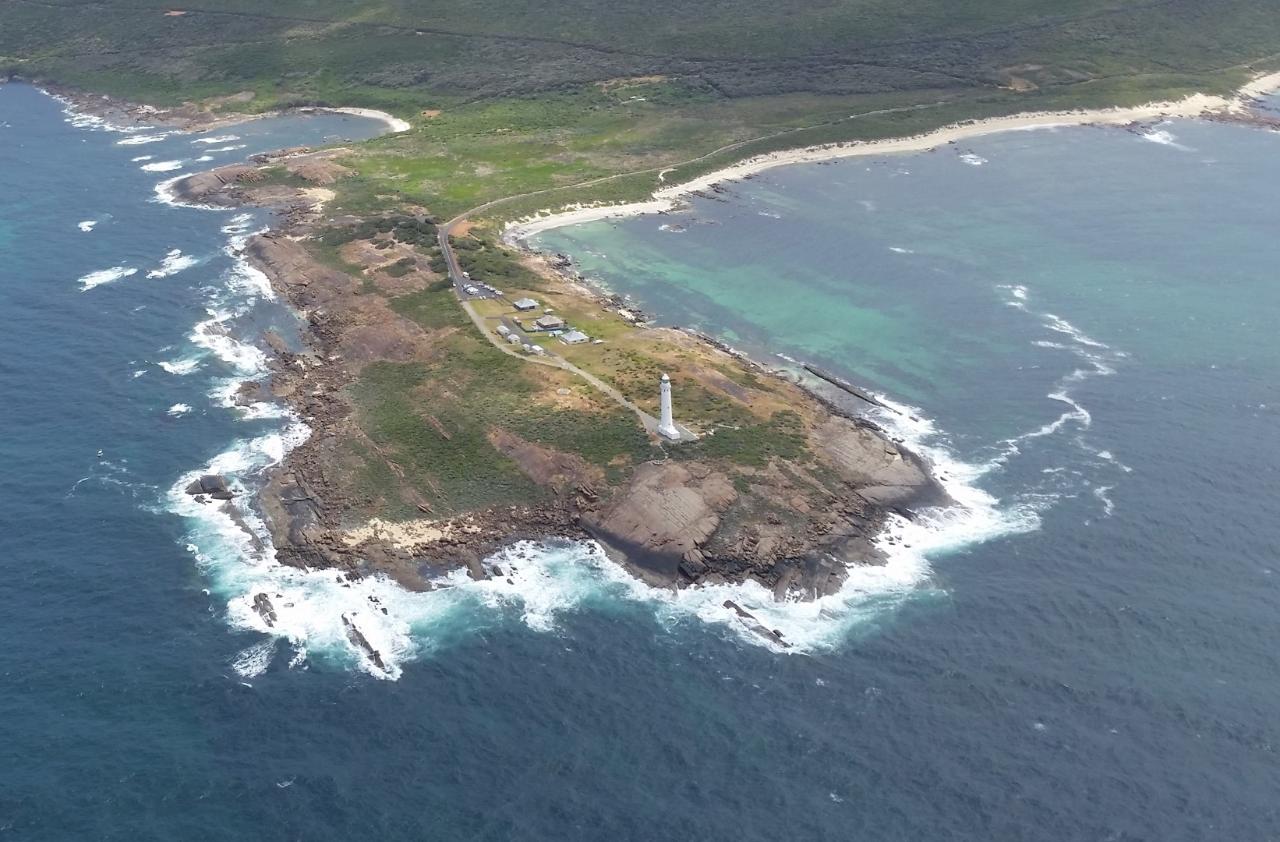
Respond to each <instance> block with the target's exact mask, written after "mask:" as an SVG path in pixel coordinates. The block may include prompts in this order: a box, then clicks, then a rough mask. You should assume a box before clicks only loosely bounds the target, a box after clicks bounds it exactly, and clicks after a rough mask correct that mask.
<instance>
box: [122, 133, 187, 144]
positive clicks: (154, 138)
mask: <svg viewBox="0 0 1280 842" xmlns="http://www.w3.org/2000/svg"><path fill="white" fill-rule="evenodd" d="M172 134H174V133H173V132H159V133H158V134H139V135H134V136H133V137H126V138H124V139H123V140H117V141H116V146H142V145H143V144H146V143H159V142H160V141H162V140H164V139H165V138H167V137H169V136H170V135H172Z"/></svg>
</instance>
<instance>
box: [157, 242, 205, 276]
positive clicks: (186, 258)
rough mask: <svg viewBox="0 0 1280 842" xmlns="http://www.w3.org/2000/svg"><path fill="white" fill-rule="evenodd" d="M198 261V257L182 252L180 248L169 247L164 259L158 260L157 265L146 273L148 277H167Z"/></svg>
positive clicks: (188, 267)
mask: <svg viewBox="0 0 1280 842" xmlns="http://www.w3.org/2000/svg"><path fill="white" fill-rule="evenodd" d="M199 262H200V258H198V257H193V256H191V255H189V254H183V253H182V249H171V250H170V251H169V253H168V254H166V255H165V256H164V260H162V261H160V265H159V267H157V268H155V269H152V270H151V271H150V272H148V273H147V277H148V278H167V277H169V276H170V275H176V274H178V273H179V272H181V271H182V270H184V269H190V268H191V267H192V266H195V265H196V264H197V263H199Z"/></svg>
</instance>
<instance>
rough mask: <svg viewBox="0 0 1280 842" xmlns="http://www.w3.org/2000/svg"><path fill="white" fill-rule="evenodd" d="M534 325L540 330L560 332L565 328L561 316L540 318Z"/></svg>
mask: <svg viewBox="0 0 1280 842" xmlns="http://www.w3.org/2000/svg"><path fill="white" fill-rule="evenodd" d="M533 324H534V326H535V327H536V328H538V330H560V329H561V328H563V327H564V319H562V318H560V317H559V316H539V317H538V318H537V319H535V320H534V322H533Z"/></svg>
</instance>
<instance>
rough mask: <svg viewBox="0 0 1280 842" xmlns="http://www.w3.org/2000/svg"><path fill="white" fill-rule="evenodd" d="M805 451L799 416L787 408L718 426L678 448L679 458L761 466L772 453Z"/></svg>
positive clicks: (788, 456)
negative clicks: (737, 423)
mask: <svg viewBox="0 0 1280 842" xmlns="http://www.w3.org/2000/svg"><path fill="white" fill-rule="evenodd" d="M807 453H808V448H807V447H806V445H805V436H804V429H803V426H802V424H801V421H800V416H798V415H796V414H795V413H794V412H788V411H782V412H777V413H774V415H773V417H772V418H770V419H769V420H768V421H765V422H761V423H748V424H744V425H742V426H740V427H721V428H719V429H717V430H716V431H715V434H714V435H710V436H705V437H703V438H701V439H699V440H698V441H697V442H695V443H694V444H693V445H684V446H682V447H680V448H679V449H678V451H677V454H678V455H679V457H680V458H682V459H694V458H700V457H710V458H712V459H726V460H728V461H730V462H735V463H737V464H739V465H748V466H751V467H754V468H762V467H764V466H765V465H766V464H768V462H769V460H770V459H771V458H774V457H777V458H779V459H784V460H788V461H792V460H797V459H801V458H802V457H804V456H805V455H806V454H807Z"/></svg>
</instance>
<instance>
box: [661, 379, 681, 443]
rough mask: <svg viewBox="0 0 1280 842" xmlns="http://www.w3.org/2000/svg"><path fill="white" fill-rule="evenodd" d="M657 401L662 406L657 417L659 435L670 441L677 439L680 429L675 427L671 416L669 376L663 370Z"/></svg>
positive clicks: (678, 438)
mask: <svg viewBox="0 0 1280 842" xmlns="http://www.w3.org/2000/svg"><path fill="white" fill-rule="evenodd" d="M659 403H660V405H661V407H662V411H661V413H660V417H659V418H658V433H659V435H661V436H662V437H663V438H668V439H671V440H672V441H679V440H680V430H679V429H678V428H677V427H676V422H675V419H673V418H672V416H671V378H670V377H668V376H667V374H666V372H663V374H662V384H661V386H659Z"/></svg>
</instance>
